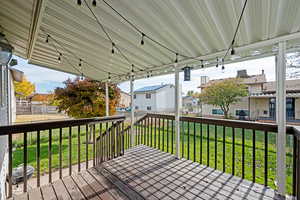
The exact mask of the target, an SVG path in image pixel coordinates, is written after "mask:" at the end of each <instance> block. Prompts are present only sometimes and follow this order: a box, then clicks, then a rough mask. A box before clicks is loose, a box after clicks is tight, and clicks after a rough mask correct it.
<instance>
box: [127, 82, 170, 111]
mask: <svg viewBox="0 0 300 200" xmlns="http://www.w3.org/2000/svg"><path fill="white" fill-rule="evenodd" d="M133 98H134V105H135V109H136V110H139V111H150V112H151V111H152V112H174V110H175V102H174V98H175V87H174V85H172V84H161V85H152V86H146V87H142V88H140V89H137V90H135V91H134V97H133Z"/></svg>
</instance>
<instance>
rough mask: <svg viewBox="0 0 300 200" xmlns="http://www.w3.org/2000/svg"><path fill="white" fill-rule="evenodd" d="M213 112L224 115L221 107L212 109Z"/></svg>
mask: <svg viewBox="0 0 300 200" xmlns="http://www.w3.org/2000/svg"><path fill="white" fill-rule="evenodd" d="M212 114H213V115H224V112H223V110H221V109H212Z"/></svg>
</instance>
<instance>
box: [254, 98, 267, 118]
mask: <svg viewBox="0 0 300 200" xmlns="http://www.w3.org/2000/svg"><path fill="white" fill-rule="evenodd" d="M269 101H270V99H269V98H251V100H250V102H251V104H250V110H251V114H250V116H251V118H252V119H258V118H260V117H269V116H270V111H269Z"/></svg>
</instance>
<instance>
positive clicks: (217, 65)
mask: <svg viewBox="0 0 300 200" xmlns="http://www.w3.org/2000/svg"><path fill="white" fill-rule="evenodd" d="M216 67H219V58H218V57H217V64H216Z"/></svg>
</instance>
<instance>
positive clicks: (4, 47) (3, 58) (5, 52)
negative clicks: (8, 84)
mask: <svg viewBox="0 0 300 200" xmlns="http://www.w3.org/2000/svg"><path fill="white" fill-rule="evenodd" d="M12 51H13V47H12V46H11V45H10V44H9V43H8V41H7V40H6V39H5V35H4V34H2V33H0V66H1V65H7V64H8V62H9V61H10V59H11V57H12Z"/></svg>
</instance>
